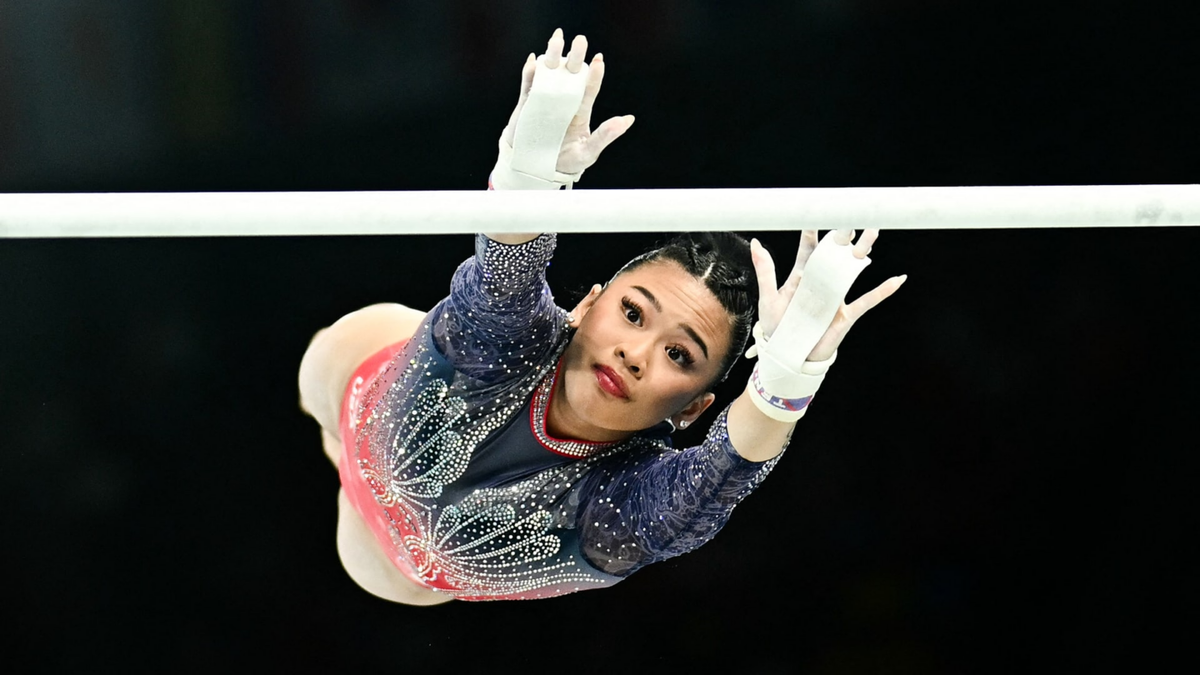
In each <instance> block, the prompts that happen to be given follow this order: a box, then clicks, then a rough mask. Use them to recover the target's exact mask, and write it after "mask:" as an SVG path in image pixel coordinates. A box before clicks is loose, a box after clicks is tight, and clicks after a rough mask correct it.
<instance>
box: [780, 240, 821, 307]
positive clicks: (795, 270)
mask: <svg viewBox="0 0 1200 675" xmlns="http://www.w3.org/2000/svg"><path fill="white" fill-rule="evenodd" d="M816 247H817V231H816V230H804V231H803V232H802V233H801V234H800V247H799V248H797V249H796V263H795V264H794V265H792V273H791V274H789V275H788V278H787V279H786V280H785V281H784V282H783V290H785V291H787V292H788V293H795V292H796V289H797V288H799V286H800V277H801V276H802V275H803V274H804V265H805V264H806V263H807V262H808V258H809V256H811V255H812V252H813V249H815V248H816Z"/></svg>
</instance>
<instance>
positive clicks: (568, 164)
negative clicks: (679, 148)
mask: <svg viewBox="0 0 1200 675" xmlns="http://www.w3.org/2000/svg"><path fill="white" fill-rule="evenodd" d="M563 46H564V41H563V34H562V29H561V28H558V29H555V31H554V34H553V35H551V36H550V41H549V43H548V44H547V45H546V53H545V54H543V55H542V56H540V57H536V58H535V56H534V54H532V53H531V54H530V55H529V58H527V59H526V60H525V65H524V67H523V68H522V71H521V92H520V96H519V97H518V99H517V105H516V108H514V109H513V112H512V115H511V116H510V117H509V120H508V125H507V126H505V127H504V131H503V132H502V133H501V134H500V141H499V150H500V152H499V157H498V158H497V160H496V166H495V167H494V168H493V169H492V173H491V176H490V177H489V179H488V189H489V190H558V189H561V188H562V187H564V186H566V188H567V189H568V190H569V189H571V186H572V185H573V184H574V183H576V182H578V181H579V179H580V177H582V175H583V172H584V170H585V169H587V168H588V167H590V166H591V165H592V164H595V163H596V160H597V159H598V158H599V156H600V153H601V152H603V150H604V148H606V147H608V145H609V144H610V143H612V142H613V141H614V140H616V139H617V138H618V137H620V136H621V135H622V134H624V133H625V132H626V131H628V130H629V127H630V126H632V125H633V120H634V118H633V115H625V116H623V117H613V118H611V119H609V120H607V121H605V122H604V123H603V124H601V125H600V126H599V127H598V128H597V129H596V130H595V131H594V132H593V131H591V130H590V125H591V117H592V105H593V104H594V103H595V101H596V95H597V94H598V93H599V92H600V83H601V82H602V81H603V79H604V56H603V55H602V54H596V55H595V56H594V57H593V58H592V63H591V65H588V64H587V63H584V58H585V56H586V54H587V38H586V37H584V36H582V35H577V36H575V39H574V40H573V41H572V43H571V51H570V52H569V53H568V54H567V55H566V57H565V58H564V57H563V53H562V51H563ZM487 236H488V238H490V239H492V240H494V241H497V242H500V243H502V244H522V243H525V242H528V241H531V240H533V239H534V238H535V237H537V234H536V233H507V232H506V233H492V234H488V235H487Z"/></svg>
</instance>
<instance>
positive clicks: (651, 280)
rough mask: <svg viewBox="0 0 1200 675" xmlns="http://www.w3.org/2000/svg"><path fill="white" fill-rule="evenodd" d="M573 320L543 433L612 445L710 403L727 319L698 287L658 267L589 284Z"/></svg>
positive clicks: (673, 267)
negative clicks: (601, 284)
mask: <svg viewBox="0 0 1200 675" xmlns="http://www.w3.org/2000/svg"><path fill="white" fill-rule="evenodd" d="M572 314H573V315H574V317H575V324H574V325H575V326H577V328H578V330H577V331H576V333H575V336H574V338H573V339H572V340H571V344H570V345H569V346H568V347H567V350H566V352H565V353H564V355H563V363H562V369H561V371H560V375H559V379H558V382H557V385H556V387H555V392H554V398H553V399H552V402H551V414H550V427H551V428H550V429H549V431H550V433H551V434H553V435H556V436H560V437H567V438H578V439H582V440H592V441H609V440H619V439H622V438H626V437H628V436H630V435H631V433H632V432H636V431H640V430H642V429H647V428H649V427H652V426H654V425H655V424H658V423H659V422H662V421H663V420H664V419H665V418H667V417H671V419H672V421H674V422H675V423H676V424H678V423H679V422H680V421H683V420H686V421H687V422H688V423H689V424H690V423H691V422H692V421H694V420H695V419H696V417H698V416H699V415H700V413H702V412H704V410H705V409H706V408H708V406H709V405H711V404H712V402H713V399H714V396H713V394H712V393H710V392H708V391H707V389H708V385H709V383H711V382H712V381H713V380H715V379H716V377H717V376H718V373H717V370H718V369H719V368H720V365H721V361H722V359H723V357H724V356H725V354H726V352H727V350H728V349H729V344H730V340H731V339H732V338H731V332H732V320H731V318H730V316H729V313H728V312H726V311H725V308H723V307H722V306H721V303H720V302H719V301H718V300H717V298H716V296H714V295H713V294H712V292H711V291H709V290H708V289H707V288H706V287H705V286H704V283H703V282H702V281H700V280H699V279H696V278H695V277H693V276H692V275H691V274H688V273H687V272H686V271H685V270H684V269H683V268H682V267H680V266H679V265H677V264H675V263H673V262H668V261H659V262H652V263H648V264H645V265H642V266H641V267H638V268H636V269H633V270H630V271H627V272H624V273H622V274H620V275H618V276H617V277H616V278H615V279H613V280H612V281H611V282H609V284H608V286H607V288H605V289H604V290H603V291H601V290H600V289H599V287H598V286H597V287H593V289H592V292H591V293H590V294H589V295H588V296H587V297H586V298H584V300H583V301H582V302H580V303H579V306H578V307H576V308H575V310H574V312H572Z"/></svg>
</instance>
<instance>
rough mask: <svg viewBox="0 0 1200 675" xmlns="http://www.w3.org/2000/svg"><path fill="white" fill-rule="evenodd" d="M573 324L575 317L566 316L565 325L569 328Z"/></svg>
mask: <svg viewBox="0 0 1200 675" xmlns="http://www.w3.org/2000/svg"><path fill="white" fill-rule="evenodd" d="M573 323H575V315H574V314H567V325H568V326H570V325H571V324H573Z"/></svg>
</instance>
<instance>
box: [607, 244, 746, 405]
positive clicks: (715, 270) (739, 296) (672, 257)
mask: <svg viewBox="0 0 1200 675" xmlns="http://www.w3.org/2000/svg"><path fill="white" fill-rule="evenodd" d="M664 260H666V261H671V262H674V263H676V264H678V265H679V266H680V267H682V268H683V269H684V270H686V271H687V273H688V274H690V275H692V276H693V277H696V278H697V279H699V280H700V281H703V282H704V285H705V286H706V287H707V288H708V290H710V291H712V294H713V295H714V296H716V298H717V300H718V301H719V302H720V303H721V306H722V307H724V308H725V311H727V312H729V316H730V319H731V322H730V324H731V330H730V341H729V352H728V353H727V354H725V358H724V359H723V360H722V361H721V367H720V368H719V369H718V370H717V372H718V373H719V375H718V377H717V379H716V380H714V381H713V382H712V383H711V384H710V386H712V385H714V384H717V383H720V382H724V381H725V378H727V377H729V372H730V371H731V370H732V369H733V365H734V364H735V363H737V360H738V357H739V356H741V355H742V352H744V351H746V342H747V340H749V338H750V331H751V330H753V328H754V315H755V312H756V311H757V309H758V283H757V281H756V278H755V273H754V263H753V261H752V260H751V258H750V242H749V241H748V240H747V239H745V238H743V237H741V236H740V235H737V234H735V233H733V232H688V233H684V234H680V235H676V236H675V237H673V238H671V239H670V240H668V241H667V242H666V243H665V244H663V245H662V246H660V247H658V248H655V249H652V250H650V251H647V252H645V253H643V254H641V255H639V256H638V257H636V258H634V259H633V260H630V261H629V262H627V263H625V266H624V267H622V268H621V269H619V270H617V273H616V274H614V275H613V279H616V278H617V277H618V276H620V275H621V274H623V273H625V272H631V271H633V270H635V269H637V268H639V267H641V266H642V265H646V264H649V263H652V262H660V261H664ZM609 281H610V282H611V279H610V280H609Z"/></svg>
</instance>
